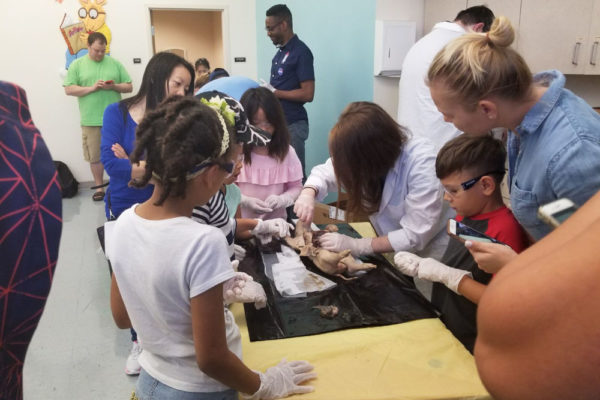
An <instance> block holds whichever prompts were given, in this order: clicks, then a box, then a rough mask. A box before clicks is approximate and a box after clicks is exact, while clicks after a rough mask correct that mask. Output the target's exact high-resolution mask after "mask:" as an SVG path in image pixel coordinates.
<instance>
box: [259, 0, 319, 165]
mask: <svg viewBox="0 0 600 400" xmlns="http://www.w3.org/2000/svg"><path fill="white" fill-rule="evenodd" d="M265 29H266V30H267V36H269V38H270V39H271V41H272V42H273V44H274V45H275V46H276V47H277V48H278V50H277V53H276V54H275V57H273V61H272V62H271V77H270V83H266V82H264V83H263V86H264V87H267V88H269V89H270V90H271V91H272V92H273V93H275V96H277V97H278V98H279V101H280V102H281V106H282V107H283V112H284V113H285V119H286V120H287V124H288V129H289V131H290V135H291V139H292V140H291V145H292V147H293V148H294V150H295V151H296V154H297V155H298V158H300V162H301V163H302V173H303V175H304V176H305V177H306V174H305V172H304V170H305V161H304V142H305V141H306V139H307V138H308V116H307V114H306V110H305V109H304V103H306V102H311V101H312V100H313V97H314V94H315V71H314V68H313V55H312V53H311V51H310V49H309V48H308V46H306V45H305V44H304V42H302V41H301V40H300V39H298V35H296V34H294V30H293V27H292V13H291V12H290V9H289V8H287V6H286V5H285V4H277V5H275V6H273V7H271V8H269V9H268V10H267V19H266V21H265Z"/></svg>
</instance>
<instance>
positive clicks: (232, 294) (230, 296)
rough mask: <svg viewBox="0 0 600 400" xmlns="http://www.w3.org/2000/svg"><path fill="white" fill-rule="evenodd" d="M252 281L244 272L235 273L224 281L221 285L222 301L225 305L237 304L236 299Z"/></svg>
mask: <svg viewBox="0 0 600 400" xmlns="http://www.w3.org/2000/svg"><path fill="white" fill-rule="evenodd" d="M234 262H237V261H234ZM253 281H254V279H253V278H252V277H251V276H250V275H248V274H246V273H244V272H236V273H235V275H234V276H233V278H231V279H229V280H227V281H225V282H224V283H223V301H224V302H225V304H231V303H235V302H238V301H239V300H238V298H239V297H240V296H242V293H243V292H244V287H245V286H246V285H247V284H248V283H249V282H253Z"/></svg>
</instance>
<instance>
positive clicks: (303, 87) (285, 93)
mask: <svg viewBox="0 0 600 400" xmlns="http://www.w3.org/2000/svg"><path fill="white" fill-rule="evenodd" d="M273 93H275V96H277V97H278V98H280V99H283V100H290V101H297V102H299V103H310V102H311V101H313V98H314V96H315V81H304V82H300V88H299V89H294V90H279V89H275V91H274V92H273Z"/></svg>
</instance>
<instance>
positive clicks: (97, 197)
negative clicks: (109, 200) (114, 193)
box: [92, 192, 104, 201]
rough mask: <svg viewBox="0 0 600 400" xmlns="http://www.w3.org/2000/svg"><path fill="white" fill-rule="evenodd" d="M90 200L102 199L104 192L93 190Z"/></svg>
mask: <svg viewBox="0 0 600 400" xmlns="http://www.w3.org/2000/svg"><path fill="white" fill-rule="evenodd" d="M92 200H94V201H102V200H104V192H94V195H93V196H92Z"/></svg>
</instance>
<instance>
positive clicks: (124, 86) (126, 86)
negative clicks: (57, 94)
mask: <svg viewBox="0 0 600 400" xmlns="http://www.w3.org/2000/svg"><path fill="white" fill-rule="evenodd" d="M97 90H114V91H115V92H118V93H129V92H131V91H132V90H133V85H132V84H131V82H126V83H107V82H106V81H103V80H99V81H97V82H96V83H94V85H93V86H78V85H69V86H65V93H66V94H67V96H75V97H83V96H87V95H88V94H90V93H93V92H95V91H97Z"/></svg>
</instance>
